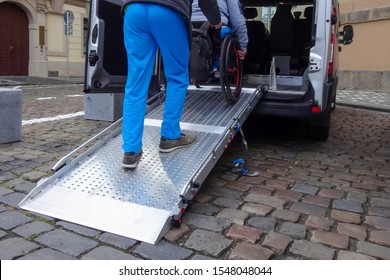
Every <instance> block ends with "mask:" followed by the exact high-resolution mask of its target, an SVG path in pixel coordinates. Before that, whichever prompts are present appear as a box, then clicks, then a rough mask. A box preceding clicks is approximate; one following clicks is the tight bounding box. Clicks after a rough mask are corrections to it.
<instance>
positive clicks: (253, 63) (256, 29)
mask: <svg viewBox="0 0 390 280" xmlns="http://www.w3.org/2000/svg"><path fill="white" fill-rule="evenodd" d="M257 15H258V14H257V9H256V8H249V7H248V8H245V9H244V17H245V18H246V27H247V29H248V47H247V54H246V56H245V61H244V65H245V69H246V72H248V73H263V72H265V66H266V63H265V60H266V55H267V53H266V32H265V25H264V23H263V22H261V21H258V20H254V19H255V18H256V17H257Z"/></svg>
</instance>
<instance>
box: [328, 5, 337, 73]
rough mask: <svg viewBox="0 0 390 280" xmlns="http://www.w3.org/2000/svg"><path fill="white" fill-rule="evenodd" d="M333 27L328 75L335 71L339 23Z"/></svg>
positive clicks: (335, 13)
mask: <svg viewBox="0 0 390 280" xmlns="http://www.w3.org/2000/svg"><path fill="white" fill-rule="evenodd" d="M332 16H334V17H337V10H336V7H333V15H332ZM331 28H332V34H331V37H330V58H329V63H328V75H332V74H333V73H334V71H333V70H334V65H333V57H334V51H335V50H334V48H335V41H336V36H337V24H336V23H334V24H332V26H331Z"/></svg>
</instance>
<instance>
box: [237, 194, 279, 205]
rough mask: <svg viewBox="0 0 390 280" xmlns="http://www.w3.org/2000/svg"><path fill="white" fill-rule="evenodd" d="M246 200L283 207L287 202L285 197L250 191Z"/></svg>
mask: <svg viewBox="0 0 390 280" xmlns="http://www.w3.org/2000/svg"><path fill="white" fill-rule="evenodd" d="M244 200H245V201H247V202H253V203H259V204H265V205H268V206H271V207H275V208H283V205H284V204H285V203H286V201H285V200H283V199H280V198H277V197H274V196H269V195H262V194H258V193H250V194H248V195H247V196H246V197H245V199H244Z"/></svg>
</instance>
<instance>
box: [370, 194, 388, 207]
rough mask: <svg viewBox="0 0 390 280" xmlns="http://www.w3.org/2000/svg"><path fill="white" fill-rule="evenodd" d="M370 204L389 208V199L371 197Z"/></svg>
mask: <svg viewBox="0 0 390 280" xmlns="http://www.w3.org/2000/svg"><path fill="white" fill-rule="evenodd" d="M370 205H371V206H372V207H383V208H387V209H388V208H390V199H385V198H379V197H373V198H371V202H370Z"/></svg>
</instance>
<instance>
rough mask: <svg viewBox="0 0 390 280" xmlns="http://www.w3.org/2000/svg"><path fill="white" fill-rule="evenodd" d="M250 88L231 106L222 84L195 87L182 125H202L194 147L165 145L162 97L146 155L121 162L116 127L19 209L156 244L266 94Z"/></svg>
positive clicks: (148, 130)
mask: <svg viewBox="0 0 390 280" xmlns="http://www.w3.org/2000/svg"><path fill="white" fill-rule="evenodd" d="M261 94H262V92H261V91H260V90H259V89H258V90H255V89H245V88H244V89H243V91H242V97H241V98H240V100H239V101H238V102H237V103H235V104H233V105H229V104H228V103H227V102H226V100H225V97H224V96H223V94H222V93H221V92H220V88H215V89H214V88H211V87H207V88H204V89H194V88H190V89H189V91H188V95H187V100H186V104H185V108H184V113H183V117H182V122H181V127H182V129H184V130H186V129H188V130H193V131H196V133H197V135H198V139H197V141H196V142H195V143H194V144H193V145H192V146H190V147H188V148H185V149H179V150H177V151H174V152H172V153H167V154H163V153H160V152H159V151H158V144H159V140H160V126H161V119H162V113H163V104H161V105H159V106H158V107H157V108H155V109H154V110H152V111H151V112H149V113H148V114H147V116H146V119H145V130H144V137H143V151H144V154H143V157H142V159H141V160H140V162H139V164H138V167H137V168H136V169H135V170H126V169H123V168H122V165H121V161H122V157H123V151H122V147H121V145H122V137H121V134H120V133H116V134H115V133H113V134H112V135H111V136H109V137H108V139H105V141H103V142H102V143H100V146H99V147H98V148H94V149H92V148H91V149H92V151H91V152H89V153H88V151H87V152H86V153H85V154H83V155H81V156H79V157H78V158H76V159H74V160H73V161H72V162H71V163H70V164H68V165H66V166H65V167H63V168H62V169H60V170H59V171H58V172H57V173H55V174H54V175H52V176H51V177H49V178H47V179H45V180H41V181H40V182H39V183H38V185H37V187H36V188H35V189H34V190H33V191H32V192H31V193H30V194H28V195H27V196H26V198H25V199H24V200H23V201H22V202H21V203H20V204H19V206H20V208H22V209H25V210H28V211H32V212H35V213H39V214H43V215H47V216H51V217H54V218H58V219H61V220H65V221H69V222H73V223H76V224H80V225H84V226H87V227H91V228H95V229H99V230H102V231H106V232H111V233H113V234H118V235H121V236H125V237H129V238H132V239H136V240H140V241H144V242H147V243H151V244H155V243H157V242H158V241H159V240H160V239H161V238H162V237H163V236H164V235H165V233H166V232H167V231H168V230H169V229H170V227H171V226H172V224H173V222H174V221H179V220H180V217H181V215H182V213H183V211H184V209H185V208H186V206H187V205H188V203H189V202H190V201H191V200H192V199H193V197H194V196H195V194H196V193H197V191H198V190H199V187H200V185H201V184H202V183H203V181H204V179H205V178H206V177H207V175H208V174H209V172H210V171H211V169H212V168H213V166H214V165H215V163H216V162H217V160H218V159H219V157H220V156H221V155H222V153H223V151H224V150H225V149H226V146H227V145H228V144H229V143H230V141H231V139H232V137H233V136H234V135H235V133H236V130H235V129H234V127H235V125H236V124H237V123H238V122H241V123H242V122H243V121H244V120H245V119H246V117H247V116H248V115H249V113H250V111H251V109H252V108H253V107H254V105H256V103H257V101H258V100H259V99H260V98H261Z"/></svg>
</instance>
